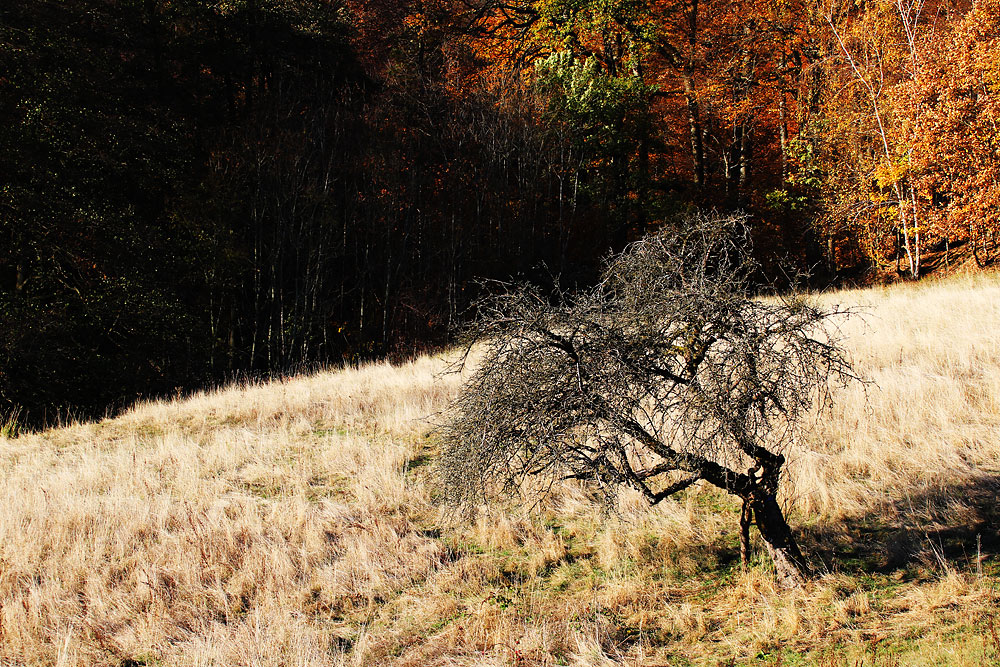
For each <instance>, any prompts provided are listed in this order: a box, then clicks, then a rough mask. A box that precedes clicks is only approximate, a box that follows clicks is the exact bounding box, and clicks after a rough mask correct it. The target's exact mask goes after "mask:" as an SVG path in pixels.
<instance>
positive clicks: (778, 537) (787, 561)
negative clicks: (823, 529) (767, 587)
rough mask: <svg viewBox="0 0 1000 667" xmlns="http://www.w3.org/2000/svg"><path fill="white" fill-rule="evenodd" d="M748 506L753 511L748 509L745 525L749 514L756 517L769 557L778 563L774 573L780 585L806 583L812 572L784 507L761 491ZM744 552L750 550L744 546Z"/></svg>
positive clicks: (754, 518) (748, 500) (749, 499)
mask: <svg viewBox="0 0 1000 667" xmlns="http://www.w3.org/2000/svg"><path fill="white" fill-rule="evenodd" d="M744 503H745V507H748V508H749V512H748V511H747V510H746V509H744V512H743V517H744V519H743V521H746V517H748V515H749V514H752V515H753V521H754V523H756V524H757V529H758V530H759V531H760V536H761V538H763V540H764V546H765V547H766V548H767V553H768V555H770V556H771V560H772V561H773V562H774V569H775V572H776V573H777V575H778V579H779V581H781V582H782V583H783V584H785V585H786V586H796V585H798V584H800V583H802V581H804V580H805V579H806V578H807V577H809V576H810V575H811V574H812V572H811V570H810V569H809V565H808V564H807V563H806V559H805V557H804V556H803V555H802V552H801V551H800V550H799V545H798V543H797V542H796V541H795V535H794V534H792V529H791V528H790V527H789V525H788V522H787V521H785V515H784V513H783V512H782V511H781V505H779V504H778V499H777V497H776V496H775V494H774V493H768V492H764V491H761V490H760V489H757V490H754V491H753V492H751V494H750V497H749V498H746V499H745V500H744ZM747 527H748V526H747ZM745 531H746V528H744V530H743V534H746V532H745ZM741 552H742V553H743V554H745V553H746V546H743V548H742V549H741Z"/></svg>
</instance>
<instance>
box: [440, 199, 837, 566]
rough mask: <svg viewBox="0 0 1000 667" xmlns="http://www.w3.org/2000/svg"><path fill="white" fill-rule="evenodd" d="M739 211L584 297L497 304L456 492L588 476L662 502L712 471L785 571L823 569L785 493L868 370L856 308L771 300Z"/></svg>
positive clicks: (459, 435)
mask: <svg viewBox="0 0 1000 667" xmlns="http://www.w3.org/2000/svg"><path fill="white" fill-rule="evenodd" d="M745 240H746V227H745V222H744V220H743V219H741V218H739V217H720V216H716V215H697V216H693V217H690V218H689V219H687V220H685V221H683V223H682V226H681V229H680V231H678V232H672V233H662V234H658V235H655V236H649V237H647V238H645V239H643V240H641V241H638V242H636V243H634V244H632V245H631V246H629V247H628V248H627V249H626V250H625V251H624V252H623V253H622V254H621V255H619V256H616V257H614V258H613V259H612V260H611V261H610V262H609V263H608V265H607V269H606V273H605V275H604V279H603V281H602V282H601V283H600V284H599V285H598V286H597V287H596V288H595V289H593V290H591V291H588V292H586V293H582V294H572V295H571V294H564V293H557V294H555V295H554V297H553V298H550V297H549V295H546V294H544V293H542V292H541V291H539V290H538V289H536V288H531V287H526V286H508V287H507V288H506V289H504V290H502V291H501V293H500V294H499V295H497V296H494V297H491V298H490V299H489V300H487V301H484V302H483V303H481V304H480V317H479V320H478V326H477V327H476V328H475V330H474V332H473V336H472V338H473V339H474V340H475V341H478V342H480V343H481V347H482V359H481V361H480V362H479V365H478V367H477V369H476V371H475V373H474V374H473V376H472V377H471V379H470V380H469V381H468V383H467V384H466V385H465V387H464V389H463V391H462V392H461V394H460V396H459V397H458V399H457V400H456V401H455V402H454V404H453V405H452V406H451V409H450V412H449V413H448V415H447V420H446V422H445V424H444V425H443V427H442V429H441V433H442V436H443V438H444V442H445V449H444V454H443V458H442V462H441V469H440V470H441V474H442V478H443V482H444V487H445V489H446V490H447V493H446V495H447V497H448V498H449V500H451V501H453V502H456V503H469V502H474V501H475V500H477V499H479V498H481V497H482V495H483V494H484V493H486V494H489V493H491V492H514V491H516V490H517V489H519V488H521V487H522V483H523V482H524V481H525V478H526V477H528V476H542V478H543V479H549V480H552V479H558V478H578V479H582V480H588V481H591V482H593V483H595V484H596V485H597V487H598V488H599V489H600V490H601V491H602V492H603V494H604V496H605V497H606V498H608V499H611V498H613V497H614V495H613V493H612V491H613V490H614V489H615V488H616V487H631V488H633V489H636V490H638V491H639V492H641V493H642V494H643V495H644V496H645V497H646V498H647V499H648V500H649V502H650V503H653V504H655V503H658V502H660V501H662V500H664V499H666V498H668V497H669V496H671V495H673V494H675V493H677V492H679V491H681V490H683V489H686V488H688V487H689V486H691V485H692V484H694V483H695V482H698V481H700V480H704V481H706V482H708V483H710V484H712V485H714V486H716V487H719V488H721V489H724V490H725V491H727V492H729V493H731V494H734V495H736V496H738V497H739V498H741V499H742V501H743V513H742V520H741V528H742V530H741V537H742V556H743V558H744V560H745V559H746V557H747V553H748V552H747V549H748V545H749V530H750V526H751V525H752V524H756V525H757V527H758V529H759V530H760V534H761V537H762V538H763V541H764V543H765V544H766V546H767V549H768V551H769V553H770V555H771V558H772V559H773V561H774V565H775V567H776V569H777V572H778V575H779V577H780V578H781V579H783V580H785V581H786V582H794V581H797V580H800V579H801V578H802V577H804V576H806V575H808V573H809V567H808V565H807V563H806V560H805V558H803V555H802V553H801V551H800V550H799V547H798V545H797V544H796V541H795V537H794V535H793V534H792V531H791V529H790V528H789V526H788V523H787V522H786V520H785V516H784V513H783V511H782V508H781V506H780V505H779V502H778V486H779V481H780V478H781V473H782V467H783V465H784V463H785V456H784V454H783V452H784V451H785V449H786V448H787V447H788V445H789V444H790V442H791V441H792V438H793V437H794V435H795V434H796V432H797V431H799V430H800V428H799V427H800V426H801V424H802V423H803V417H804V416H805V415H806V413H807V412H808V411H810V410H812V409H813V408H814V407H815V406H816V405H817V402H818V403H819V405H820V406H821V407H822V406H825V405H826V404H827V403H828V402H829V391H828V390H829V388H830V385H831V383H832V382H837V381H847V380H849V379H851V378H853V377H854V375H853V372H852V370H851V368H850V366H849V364H848V362H847V360H846V359H845V357H844V354H843V352H842V350H841V348H840V346H839V345H838V343H837V340H836V337H835V335H834V334H833V333H831V330H830V329H829V327H826V326H824V324H825V323H826V322H827V320H828V319H829V318H831V317H832V316H834V315H838V314H840V313H842V312H843V311H840V310H837V309H824V308H820V307H818V306H816V305H813V304H810V303H808V302H806V301H805V300H804V299H800V298H795V299H781V298H755V296H754V295H753V293H752V290H751V281H750V273H751V271H752V265H751V263H750V262H749V261H748V259H747V255H746V253H745V252H744V250H745V247H746V243H745Z"/></svg>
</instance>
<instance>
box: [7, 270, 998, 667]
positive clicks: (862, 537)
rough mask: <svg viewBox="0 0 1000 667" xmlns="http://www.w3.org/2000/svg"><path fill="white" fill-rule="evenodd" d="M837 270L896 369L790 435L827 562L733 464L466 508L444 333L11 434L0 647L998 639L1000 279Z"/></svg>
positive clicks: (749, 653) (967, 660)
mask: <svg viewBox="0 0 1000 667" xmlns="http://www.w3.org/2000/svg"><path fill="white" fill-rule="evenodd" d="M821 298H822V299H829V300H837V301H840V302H842V303H845V304H852V305H859V306H863V307H864V309H865V311H866V312H867V313H868V314H867V316H866V317H865V318H864V321H863V320H862V319H860V318H856V319H854V320H851V321H848V322H846V323H844V325H843V326H844V333H845V334H846V335H847V339H848V343H849V347H850V349H851V351H852V353H853V355H854V357H855V359H856V360H857V363H858V366H859V368H860V370H861V371H862V372H863V373H864V374H865V375H867V376H868V377H869V378H871V379H872V380H873V381H874V382H875V383H876V384H875V385H872V386H870V387H868V388H867V396H866V391H865V390H863V389H862V388H860V387H850V388H847V389H845V390H843V391H842V392H841V393H840V395H839V396H838V400H837V408H836V410H835V412H834V414H832V415H828V416H826V417H824V418H823V419H822V420H821V421H820V422H819V423H818V425H817V428H816V429H815V430H814V431H813V433H812V435H811V436H810V438H809V440H808V441H806V442H802V443H799V445H798V446H797V448H796V450H795V451H794V452H793V456H792V457H791V466H790V478H789V484H788V485H787V489H788V498H787V500H788V502H789V505H790V506H792V507H793V508H794V509H793V512H792V520H793V522H794V523H795V524H796V525H797V527H798V528H799V529H800V531H801V532H802V534H803V542H804V544H805V546H806V549H807V551H809V552H810V553H811V554H812V556H813V558H814V560H815V562H816V563H817V564H824V565H825V568H826V570H827V574H825V575H823V576H821V577H820V578H819V579H818V580H817V581H815V582H813V583H810V584H809V585H807V586H806V587H803V588H802V589H799V590H795V591H782V590H779V589H778V588H776V586H775V584H774V581H773V578H772V577H771V575H770V573H769V572H768V569H767V567H766V565H760V566H756V567H753V568H751V569H750V570H747V571H742V570H741V569H739V568H738V567H737V566H736V562H735V561H736V558H737V538H736V533H735V530H734V528H735V523H736V507H735V505H734V504H733V503H732V502H731V501H730V500H728V499H727V498H725V497H721V496H719V495H718V494H716V493H714V492H713V491H711V490H709V489H703V488H698V489H693V490H691V491H690V492H688V493H687V494H685V495H684V496H683V497H681V498H680V499H678V500H676V501H670V502H667V503H664V504H663V505H662V506H660V507H657V508H656V509H654V510H649V509H648V508H646V507H645V506H644V505H643V503H642V501H641V499H640V498H637V497H635V496H633V495H629V494H626V495H624V496H623V497H622V499H621V503H620V507H619V514H618V515H617V516H608V515H606V514H605V513H603V512H602V510H601V509H600V507H599V506H598V505H596V504H595V503H594V502H592V500H591V499H590V498H589V497H588V496H587V494H586V493H585V492H584V490H582V489H580V488H577V487H574V486H569V485H567V486H565V487H562V488H559V489H557V490H556V491H555V492H554V493H553V494H552V496H551V497H549V498H548V499H547V501H546V503H545V506H544V507H542V508H537V509H535V510H533V511H531V512H529V511H527V510H510V509H509V508H508V509H504V508H484V509H483V510H482V511H480V512H479V514H478V516H477V517H476V518H475V519H474V520H472V521H469V522H464V523H458V522H455V521H453V520H446V519H447V517H443V516H442V515H441V514H440V513H439V510H438V509H437V507H436V505H435V503H434V494H435V489H434V485H433V483H432V481H431V476H430V473H429V470H430V467H431V466H430V463H431V462H432V461H433V454H434V444H433V441H432V440H431V439H429V438H428V431H429V428H428V425H427V422H426V419H425V418H426V417H427V416H428V415H430V414H432V413H433V412H434V411H436V410H438V409H439V408H440V407H442V406H443V405H444V403H445V402H446V401H447V399H448V397H449V396H450V395H452V392H454V391H455V390H456V388H457V386H458V383H459V378H457V377H455V376H444V377H440V376H438V372H439V371H440V370H441V369H442V368H443V367H444V364H445V362H444V361H443V360H441V359H439V358H424V359H420V360H418V361H417V362H415V363H413V364H409V365H405V366H401V367H390V366H387V365H374V366H367V367H363V368H360V369H351V370H345V371H339V372H329V373H320V374H316V375H312V376H309V377H302V378H296V379H292V380H288V381H284V382H275V383H271V384H267V385H258V386H249V387H233V388H229V389H225V390H221V391H217V392H210V393H206V394H204V395H200V396H196V397H194V398H191V399H186V400H180V401H173V402H164V403H154V404H148V405H141V406H139V407H137V408H135V409H134V410H132V411H130V412H129V413H128V414H126V415H124V416H122V417H119V418H116V419H111V420H106V421H103V422H100V423H96V424H81V425H74V426H69V427H66V428H62V429H55V430H50V431H47V432H44V433H40V434H35V435H26V436H22V437H20V438H17V439H7V438H4V437H2V436H0V470H2V471H3V472H2V473H0V665H4V666H7V665H36V664H40V665H118V666H125V665H131V666H133V667H134V666H136V665H142V664H145V665H154V664H155V665H220V666H221V665H372V664H383V665H442V666H444V665H451V666H459V665H557V664H567V665H580V666H598V665H613V664H629V665H666V664H671V665H673V664H710V665H716V664H775V665H777V664H789V665H793V664H817V665H829V666H834V665H862V664H863V665H894V664H905V665H911V664H912V665H937V664H955V665H988V664H998V663H997V661H998V660H1000V640H998V639H997V638H996V634H995V633H996V624H995V623H994V622H993V621H992V620H991V619H993V618H994V617H995V614H996V611H997V604H998V600H1000V596H998V595H997V593H996V582H997V580H998V576H1000V568H998V566H997V564H996V560H997V553H998V548H1000V544H998V536H997V528H996V525H997V524H996V523H993V522H994V521H997V520H998V519H1000V509H998V507H997V505H998V503H997V479H1000V279H998V277H996V276H978V277H967V278H961V279H951V280H949V281H945V282H940V283H929V284H922V285H918V286H906V285H903V286H896V287H892V288H886V289H880V290H867V291H857V292H841V293H836V294H829V295H823V296H822V297H821ZM991 624H992V625H991ZM991 627H992V628H993V630H991Z"/></svg>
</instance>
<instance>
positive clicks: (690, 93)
mask: <svg viewBox="0 0 1000 667" xmlns="http://www.w3.org/2000/svg"><path fill="white" fill-rule="evenodd" d="M683 80H684V99H685V101H686V102H687V110H688V124H689V126H690V131H691V166H692V168H693V170H694V184H695V185H696V186H698V187H699V188H700V187H701V186H702V185H704V184H705V149H704V146H703V144H702V139H701V114H700V112H699V110H698V98H697V96H696V94H695V89H694V80H693V78H692V76H691V74H690V73H688V72H685V73H684V74H683Z"/></svg>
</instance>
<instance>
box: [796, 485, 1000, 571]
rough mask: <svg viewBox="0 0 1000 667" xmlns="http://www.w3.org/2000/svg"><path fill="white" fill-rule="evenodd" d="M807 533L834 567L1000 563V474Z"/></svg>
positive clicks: (819, 557)
mask: <svg viewBox="0 0 1000 667" xmlns="http://www.w3.org/2000/svg"><path fill="white" fill-rule="evenodd" d="M801 540H802V544H803V546H804V547H805V548H806V550H807V552H808V553H809V554H810V555H811V556H812V560H813V561H814V562H815V563H816V565H819V562H818V561H821V562H822V563H823V565H824V566H825V569H826V570H828V571H830V572H844V573H848V574H889V573H892V572H898V571H900V570H906V569H909V568H913V567H917V568H937V569H942V568H944V569H947V568H955V569H958V570H969V569H971V570H977V569H978V568H982V569H988V570H993V569H997V568H998V567H1000V558H998V556H1000V475H980V476H979V477H978V478H976V479H974V480H970V481H967V482H964V483H962V484H953V485H943V486H939V487H936V488H934V489H932V490H928V491H922V492H920V493H915V494H908V495H907V496H905V497H903V498H899V499H896V500H887V501H886V502H885V503H883V504H881V505H878V506H876V507H874V508H873V509H872V510H871V511H870V512H868V513H867V514H865V515H862V516H859V517H854V518H850V519H847V520H845V521H841V522H836V523H830V524H819V525H816V526H813V527H810V528H805V529H803V530H802V537H801Z"/></svg>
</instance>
